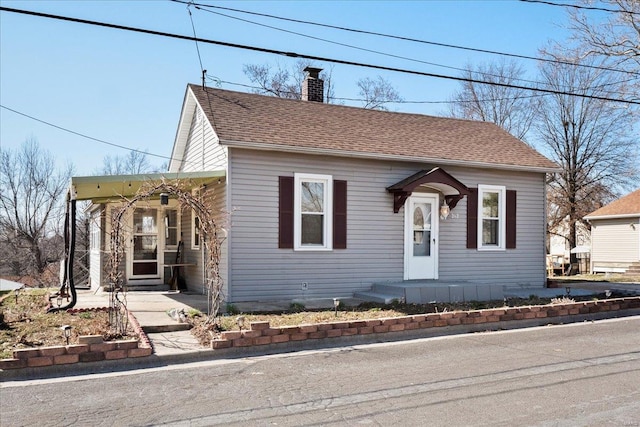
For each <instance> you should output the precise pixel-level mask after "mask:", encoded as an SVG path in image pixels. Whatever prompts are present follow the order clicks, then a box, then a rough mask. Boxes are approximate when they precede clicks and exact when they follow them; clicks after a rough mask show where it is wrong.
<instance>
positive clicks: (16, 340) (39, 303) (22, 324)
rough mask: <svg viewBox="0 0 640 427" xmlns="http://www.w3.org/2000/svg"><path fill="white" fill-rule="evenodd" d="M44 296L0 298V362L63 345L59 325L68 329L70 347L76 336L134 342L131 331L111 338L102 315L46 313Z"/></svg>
mask: <svg viewBox="0 0 640 427" xmlns="http://www.w3.org/2000/svg"><path fill="white" fill-rule="evenodd" d="M48 294H49V290H47V289H30V290H24V291H22V292H20V294H19V295H18V298H17V302H16V298H15V294H13V293H4V294H3V295H2V296H0V298H3V299H2V301H1V302H0V359H6V358H10V357H12V355H13V351H14V350H18V349H23V348H32V347H49V346H57V345H65V344H66V339H65V337H64V334H63V332H62V330H61V329H60V327H61V326H63V325H70V326H71V337H70V338H69V343H70V344H77V343H78V336H79V335H101V336H102V337H103V339H104V340H105V341H110V340H117V339H123V338H138V337H137V335H136V334H135V333H134V332H133V329H131V328H130V329H129V331H128V332H127V334H126V336H122V335H118V334H114V333H113V332H112V330H111V328H110V326H109V314H108V313H107V312H105V311H93V310H91V311H83V312H79V313H67V312H56V313H47V307H48V300H47V295H48Z"/></svg>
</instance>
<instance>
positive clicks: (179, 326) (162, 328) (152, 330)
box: [142, 323, 191, 334]
mask: <svg viewBox="0 0 640 427" xmlns="http://www.w3.org/2000/svg"><path fill="white" fill-rule="evenodd" d="M189 329H191V326H190V325H189V324H188V323H170V324H169V323H168V324H166V325H145V326H142V330H143V331H144V332H145V333H147V334H158V333H162V332H178V331H188V330H189Z"/></svg>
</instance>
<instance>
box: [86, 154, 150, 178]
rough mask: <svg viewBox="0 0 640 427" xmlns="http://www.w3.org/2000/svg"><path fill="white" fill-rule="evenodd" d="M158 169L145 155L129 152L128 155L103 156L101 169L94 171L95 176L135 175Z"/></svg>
mask: <svg viewBox="0 0 640 427" xmlns="http://www.w3.org/2000/svg"><path fill="white" fill-rule="evenodd" d="M158 169H159V168H157V167H155V166H153V165H152V164H151V163H149V159H148V158H147V153H142V152H140V151H129V154H127V155H123V156H120V155H116V156H113V157H112V156H105V157H104V159H103V164H102V168H101V169H98V170H97V171H96V175H136V174H140V173H151V172H154V171H156V170H158Z"/></svg>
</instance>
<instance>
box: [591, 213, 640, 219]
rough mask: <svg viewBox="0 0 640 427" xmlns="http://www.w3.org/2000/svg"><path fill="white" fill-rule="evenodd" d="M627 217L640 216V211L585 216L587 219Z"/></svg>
mask: <svg viewBox="0 0 640 427" xmlns="http://www.w3.org/2000/svg"><path fill="white" fill-rule="evenodd" d="M625 218H640V213H630V214H618V215H594V216H591V215H587V216H585V217H584V219H586V220H587V221H592V220H599V219H625Z"/></svg>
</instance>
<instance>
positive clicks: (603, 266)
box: [585, 189, 640, 275]
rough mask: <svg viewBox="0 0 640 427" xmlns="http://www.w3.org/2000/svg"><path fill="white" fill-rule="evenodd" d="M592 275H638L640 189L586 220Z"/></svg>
mask: <svg viewBox="0 0 640 427" xmlns="http://www.w3.org/2000/svg"><path fill="white" fill-rule="evenodd" d="M585 219H586V220H587V221H589V222H590V223H591V271H593V272H594V273H630V274H637V275H640V189H638V190H636V191H634V192H633V193H630V194H627V195H626V196H624V197H622V198H620V199H618V200H615V201H613V202H611V203H610V204H608V205H606V206H603V207H601V208H600V209H598V210H596V211H594V212H591V213H590V214H589V215H587V216H585Z"/></svg>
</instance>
